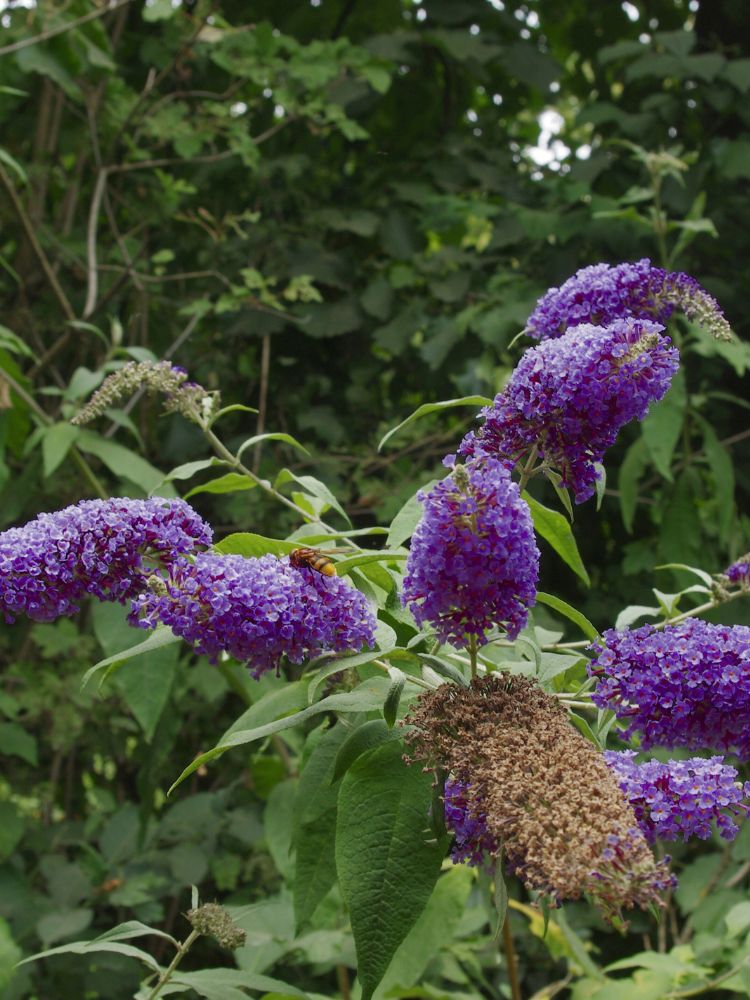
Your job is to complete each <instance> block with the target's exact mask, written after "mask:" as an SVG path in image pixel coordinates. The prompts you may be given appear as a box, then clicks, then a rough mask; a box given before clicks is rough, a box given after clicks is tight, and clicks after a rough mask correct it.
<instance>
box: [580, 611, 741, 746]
mask: <svg viewBox="0 0 750 1000" xmlns="http://www.w3.org/2000/svg"><path fill="white" fill-rule="evenodd" d="M592 649H593V651H594V652H595V654H596V658H595V659H594V660H593V661H592V662H591V663H590V665H589V673H590V674H591V676H593V677H596V678H597V679H598V682H599V683H598V685H597V687H596V690H595V691H594V694H593V701H594V704H596V705H597V706H598V707H599V708H609V709H611V710H612V711H613V712H614V713H615V714H616V715H617V716H618V718H620V719H625V720H627V722H628V727H627V729H626V730H625V736H626V737H629V736H631V735H632V734H633V733H636V732H640V733H641V736H642V745H643V746H644V747H645V748H648V747H652V746H664V747H678V746H680V747H687V748H688V749H690V750H704V749H713V750H720V751H727V752H733V753H736V754H737V755H738V756H740V757H741V758H743V759H747V758H750V627H748V626H747V625H732V626H728V625H712V624H710V623H709V622H705V621H702V620H701V619H698V618H687V619H685V621H683V622H680V623H678V624H676V625H668V626H667V627H666V628H664V629H657V628H655V627H654V626H653V625H643V626H642V627H641V628H637V629H633V630H632V631H631V630H624V631H620V632H618V631H616V630H615V629H610V630H609V631H607V632H605V633H604V635H603V636H602V641H601V642H600V643H597V644H595V645H594V646H592Z"/></svg>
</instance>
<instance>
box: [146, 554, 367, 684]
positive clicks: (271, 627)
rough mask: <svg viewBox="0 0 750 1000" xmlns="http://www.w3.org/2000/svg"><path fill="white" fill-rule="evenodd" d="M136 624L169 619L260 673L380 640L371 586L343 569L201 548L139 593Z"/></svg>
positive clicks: (210, 650)
mask: <svg viewBox="0 0 750 1000" xmlns="http://www.w3.org/2000/svg"><path fill="white" fill-rule="evenodd" d="M130 621H131V623H132V624H133V625H137V626H139V627H141V628H155V627H156V626H157V625H159V624H160V623H161V624H164V625H168V626H169V627H170V628H171V629H172V631H173V632H174V633H175V634H176V635H179V636H180V637H181V638H183V639H185V640H186V641H187V642H189V643H190V644H191V645H192V646H193V648H194V649H195V651H196V652H197V653H202V654H205V655H206V656H208V658H209V659H210V660H211V661H212V662H215V661H216V659H217V658H218V656H219V654H220V653H228V654H229V655H230V656H233V657H234V658H235V659H237V660H240V661H242V662H245V661H246V662H247V663H248V665H249V666H250V668H251V670H252V673H253V675H254V676H255V677H260V675H261V674H263V673H265V672H266V671H267V670H278V668H279V664H280V661H281V657H282V656H286V657H287V659H289V660H290V661H291V662H292V663H302V662H303V661H304V660H306V659H308V658H310V657H312V656H317V655H318V654H320V653H322V652H324V651H330V652H342V651H344V650H360V649H361V648H362V647H363V646H373V645H374V632H375V617H374V615H373V613H372V611H371V610H370V608H369V606H368V604H367V601H366V599H365V597H364V595H363V594H361V593H360V592H359V591H358V590H355V588H354V587H352V586H351V584H349V583H347V582H346V581H345V580H343V579H341V578H339V577H336V576H332V577H329V576H323V575H322V574H321V573H317V572H315V570H312V569H309V568H307V567H301V568H296V567H293V566H291V565H290V563H289V559H288V557H284V558H279V557H277V556H273V555H266V556H260V557H258V558H251V559H246V558H244V557H243V556H238V555H219V554H216V553H212V552H206V553H201V554H199V555H197V556H196V557H195V560H194V561H190V560H188V559H177V560H176V561H175V562H174V563H173V564H172V566H171V567H170V571H169V575H168V576H167V577H166V578H162V577H159V578H157V580H156V581H155V584H154V585H153V586H152V588H151V589H149V590H148V591H146V592H144V593H142V594H141V595H140V596H139V597H138V598H136V600H135V602H134V604H133V610H132V611H131V614H130Z"/></svg>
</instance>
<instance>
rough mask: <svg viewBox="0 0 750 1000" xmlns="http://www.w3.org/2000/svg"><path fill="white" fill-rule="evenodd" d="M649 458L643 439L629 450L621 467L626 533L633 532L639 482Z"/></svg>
mask: <svg viewBox="0 0 750 1000" xmlns="http://www.w3.org/2000/svg"><path fill="white" fill-rule="evenodd" d="M647 457H648V456H647V448H646V442H645V440H644V439H643V438H642V437H641V438H639V439H638V440H637V441H636V442H635V443H634V444H631V446H630V447H629V448H628V450H627V454H626V455H625V458H624V459H623V462H622V465H621V466H620V474H619V476H618V479H617V487H618V490H619V492H620V513H621V514H622V523H623V524H624V525H625V529H626V531H632V530H633V520H634V518H635V506H636V503H637V502H638V482H639V480H640V478H641V475H642V474H643V470H644V469H645V468H646V462H647Z"/></svg>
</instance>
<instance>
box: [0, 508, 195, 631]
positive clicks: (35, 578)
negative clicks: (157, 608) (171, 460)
mask: <svg viewBox="0 0 750 1000" xmlns="http://www.w3.org/2000/svg"><path fill="white" fill-rule="evenodd" d="M210 544H211V529H210V527H209V526H208V525H207V524H206V522H205V521H203V520H202V518H200V517H199V516H198V514H196V512H195V511H194V510H193V509H192V507H190V506H189V505H188V504H187V503H185V501H184V500H165V499H162V498H160V497H155V498H153V499H150V500H131V499H127V498H114V499H111V500H83V501H81V503H78V504H75V505H73V506H72V507H66V508H65V509H64V510H59V511H55V512H54V513H51V514H40V515H39V516H38V517H36V518H35V519H34V520H33V521H29V523H28V524H25V525H23V527H20V528H10V529H8V530H7V531H4V532H2V534H0V610H2V612H3V614H4V615H5V620H6V621H8V622H12V621H14V619H15V617H16V615H27V616H28V617H29V618H32V619H34V621H40V622H47V621H52V620H53V619H55V618H58V617H60V616H61V615H72V614H75V612H76V611H78V610H79V607H80V602H81V600H82V598H84V597H85V596H86V594H91V595H93V596H94V597H98V598H99V600H102V601H120V602H121V603H125V602H126V601H127V600H129V599H130V598H132V597H134V596H135V595H136V594H137V593H139V592H140V591H141V590H143V588H144V587H145V586H146V579H147V577H148V575H149V574H150V573H151V572H153V566H152V565H151V564H153V563H155V564H158V565H165V564H168V563H169V562H170V561H171V560H172V559H175V558H177V557H179V555H180V554H181V553H187V552H192V551H194V550H195V549H196V548H197V547H200V546H206V545H210Z"/></svg>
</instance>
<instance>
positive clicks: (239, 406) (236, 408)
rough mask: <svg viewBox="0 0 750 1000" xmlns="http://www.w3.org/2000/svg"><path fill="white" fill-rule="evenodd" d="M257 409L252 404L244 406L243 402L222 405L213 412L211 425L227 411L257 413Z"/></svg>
mask: <svg viewBox="0 0 750 1000" xmlns="http://www.w3.org/2000/svg"><path fill="white" fill-rule="evenodd" d="M257 412H258V411H257V410H256V409H255V407H253V406H245V405H244V403H232V405H231V406H222V408H221V409H220V410H219V411H218V412H217V413H215V414H214V417H213V419H212V421H211V426H212V427H213V425H214V424H215V423H216V421H217V420H218V419H219V418H220V417H223V416H225V415H226V414H227V413H257Z"/></svg>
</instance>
